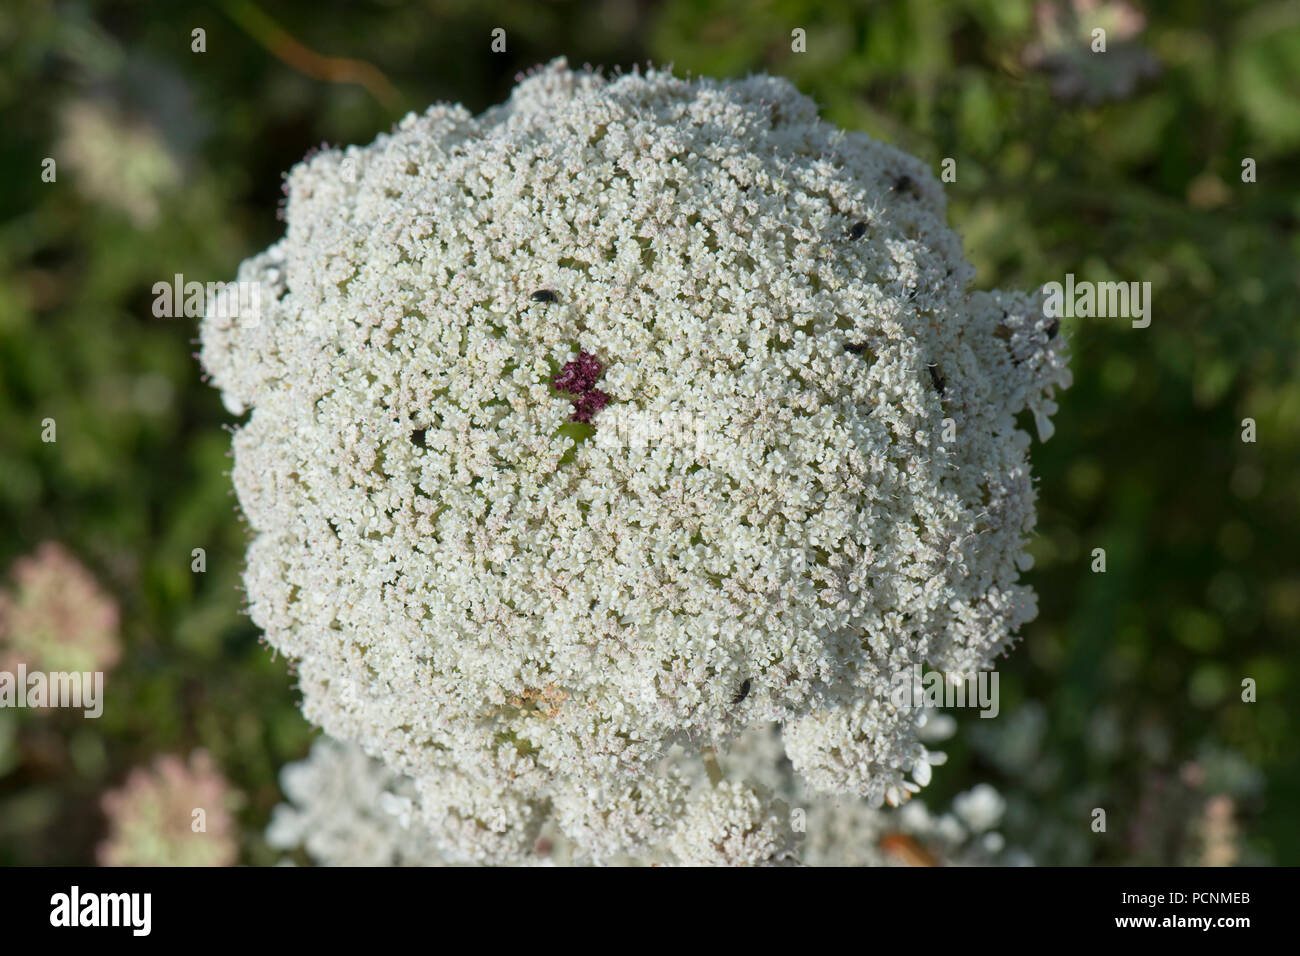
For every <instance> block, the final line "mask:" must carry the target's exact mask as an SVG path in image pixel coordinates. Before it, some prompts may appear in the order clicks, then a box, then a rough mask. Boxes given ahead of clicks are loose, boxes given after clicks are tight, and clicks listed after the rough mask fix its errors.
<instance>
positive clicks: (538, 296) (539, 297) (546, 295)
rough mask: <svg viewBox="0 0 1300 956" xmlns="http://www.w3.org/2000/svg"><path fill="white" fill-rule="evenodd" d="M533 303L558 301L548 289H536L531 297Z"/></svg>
mask: <svg viewBox="0 0 1300 956" xmlns="http://www.w3.org/2000/svg"><path fill="white" fill-rule="evenodd" d="M531 298H532V300H533V301H534V302H555V301H557V300H558V299H559V296H557V295H556V294H555V293H554V292H552V291H551V290H550V289H538V290H537V291H536V292H534V293H533V294H532V296H531Z"/></svg>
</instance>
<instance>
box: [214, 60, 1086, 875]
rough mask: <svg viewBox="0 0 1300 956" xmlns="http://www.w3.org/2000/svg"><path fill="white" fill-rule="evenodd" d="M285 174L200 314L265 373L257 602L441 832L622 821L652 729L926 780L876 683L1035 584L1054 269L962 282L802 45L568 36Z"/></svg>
mask: <svg viewBox="0 0 1300 956" xmlns="http://www.w3.org/2000/svg"><path fill="white" fill-rule="evenodd" d="M288 197H289V198H288V206H287V222H288V231H287V234H286V236H285V237H284V239H283V240H281V241H280V242H278V243H276V244H275V245H274V246H272V247H271V248H270V249H268V250H266V251H265V252H263V253H261V254H260V255H258V256H255V257H254V258H252V259H250V260H249V261H248V262H246V263H244V265H243V266H242V267H241V269H240V271H239V278H240V279H241V280H244V281H247V282H253V283H259V284H260V286H261V289H260V302H261V303H262V306H261V311H260V316H259V319H260V320H259V321H256V322H250V321H241V319H240V318H238V317H225V316H222V315H220V314H215V315H214V314H209V316H207V317H206V318H205V320H204V323H203V328H202V344H203V350H202V360H203V362H204V365H205V366H206V368H207V369H208V371H209V372H210V373H211V375H212V378H213V380H214V382H215V384H216V385H217V386H218V387H219V388H220V389H221V391H222V394H223V397H224V400H225V402H226V404H227V406H228V407H230V408H231V409H232V410H233V411H236V412H243V411H246V410H250V409H251V416H250V417H249V418H248V420H247V422H246V423H245V424H243V425H242V427H241V428H240V429H239V430H238V432H237V433H236V436H235V441H234V445H235V466H234V482H235V486H236V489H237V491H238V494H239V499H240V502H241V504H242V506H243V509H244V511H245V513H246V515H247V517H248V520H249V523H250V525H251V526H252V529H253V531H254V534H255V537H254V539H253V541H252V543H251V545H250V547H249V553H248V570H247V573H246V576H245V581H246V585H247V589H248V597H249V602H250V605H251V612H252V615H253V618H254V620H255V621H256V622H257V623H258V624H259V625H260V626H261V627H262V628H264V629H265V631H266V634H267V638H268V640H269V641H270V643H271V644H272V645H273V646H275V647H276V648H278V649H280V650H281V651H283V652H284V653H286V654H287V655H289V656H291V657H292V658H294V659H296V661H297V665H298V673H299V675H300V679H301V686H302V691H303V694H304V710H305V712H306V714H307V716H308V717H309V718H310V719H312V720H313V721H315V722H316V723H318V724H320V725H321V726H322V727H323V728H324V729H325V730H326V731H327V732H328V733H330V734H331V735H332V736H334V737H337V738H339V739H341V740H347V741H353V742H356V743H359V744H360V745H361V746H362V747H364V748H365V750H366V751H367V752H370V753H374V754H378V755H381V756H382V758H383V759H384V761H385V762H386V763H387V764H388V765H389V766H390V767H391V768H392V769H393V770H394V771H395V772H397V773H399V774H402V775H405V776H409V777H411V778H412V779H413V780H414V781H415V784H416V786H417V789H418V794H419V797H420V803H421V807H422V810H423V814H424V819H425V823H426V825H427V826H428V827H429V829H430V831H431V832H432V833H433V834H434V835H435V837H436V839H437V841H438V842H439V846H440V848H441V852H444V853H445V854H447V855H448V857H449V858H453V859H466V860H479V861H507V860H511V859H518V858H520V857H521V855H523V854H526V853H527V852H529V850H530V848H531V847H532V846H533V843H534V841H535V838H536V835H537V834H538V833H539V832H541V828H542V827H543V826H544V825H545V824H546V823H547V821H548V820H549V819H550V818H551V816H552V814H555V813H558V818H559V819H560V820H561V821H563V822H564V823H565V825H567V826H568V827H569V829H570V831H571V832H570V836H574V837H579V838H581V839H590V840H593V841H595V842H596V843H597V844H599V846H598V847H595V848H593V849H598V850H599V852H600V854H601V855H603V854H605V853H607V852H610V851H611V850H612V849H613V845H614V844H615V843H617V842H618V840H617V839H615V837H614V836H613V835H612V834H611V828H610V823H611V822H617V821H619V820H624V821H627V822H628V827H625V828H624V831H625V833H624V835H625V838H626V841H627V843H628V845H634V844H636V843H637V842H638V841H639V840H641V839H642V838H647V837H648V836H649V835H651V833H652V832H658V829H659V828H660V825H661V818H662V816H663V814H665V813H667V814H672V813H675V812H677V811H676V810H674V809H673V808H674V807H677V806H678V805H679V804H678V803H677V801H676V797H675V796H672V794H671V791H672V788H671V787H668V786H667V785H666V784H665V782H664V781H663V780H658V782H657V783H655V784H654V785H653V786H648V787H645V788H641V787H640V784H641V783H642V782H643V781H647V780H655V779H657V777H656V775H657V770H656V768H657V767H659V765H660V761H661V757H662V755H663V754H664V753H666V752H667V751H668V750H669V749H670V748H671V747H672V746H673V745H675V744H689V743H690V742H694V746H695V749H696V750H698V748H699V742H700V741H701V740H704V741H713V742H717V743H724V742H725V741H726V740H727V739H729V738H731V737H734V736H735V735H736V734H738V733H739V732H740V731H741V729H743V728H744V727H745V726H749V725H752V724H754V723H756V722H761V721H777V722H780V723H783V724H785V725H786V727H787V732H788V733H787V744H788V747H789V751H790V756H791V758H792V760H793V761H794V764H795V766H796V768H797V769H798V770H799V771H800V772H802V773H804V774H806V775H807V777H808V779H809V780H810V781H813V782H815V784H816V785H817V786H820V787H824V788H833V789H843V790H847V791H850V792H853V793H855V794H856V795H859V796H865V797H867V798H869V799H872V800H879V799H886V798H894V799H898V798H899V796H900V795H903V794H906V793H907V792H909V791H910V789H914V788H915V787H916V786H917V783H916V782H914V781H922V778H928V766H929V761H928V760H927V758H926V753H925V750H924V748H923V747H922V746H921V745H920V744H918V743H917V738H916V719H915V715H914V714H913V713H911V712H910V711H902V710H900V709H899V708H897V707H895V706H894V705H892V704H891V703H890V702H889V700H888V689H889V688H888V683H889V680H890V679H891V677H892V676H893V674H895V673H896V672H898V671H901V670H903V669H905V668H907V667H908V666H910V665H911V664H912V663H913V662H919V661H927V662H928V663H929V664H930V665H931V666H932V667H936V668H939V669H943V670H948V671H960V672H964V671H970V670H973V669H976V668H979V667H983V666H987V664H988V662H989V661H990V660H991V659H992V657H993V656H994V655H995V654H996V653H998V652H999V651H1001V650H1002V649H1004V648H1005V647H1007V646H1008V644H1009V643H1010V641H1011V640H1012V637H1013V635H1014V633H1015V631H1016V629H1017V628H1018V627H1019V626H1020V625H1021V624H1022V623H1023V622H1024V621H1026V620H1028V619H1029V618H1030V617H1031V616H1032V615H1033V613H1034V601H1033V595H1032V592H1031V591H1030V590H1029V589H1028V588H1026V587H1024V586H1022V585H1021V584H1019V583H1018V573H1019V568H1018V563H1017V562H1018V561H1019V562H1024V560H1025V558H1024V556H1023V554H1022V551H1023V545H1024V543H1025V536H1026V535H1027V534H1028V532H1029V531H1030V530H1031V528H1032V525H1033V503H1034V491H1033V486H1032V484H1031V481H1030V474H1029V468H1028V461H1027V450H1028V446H1029V443H1030V439H1029V436H1028V435H1026V434H1024V433H1023V432H1022V431H1020V430H1019V429H1018V428H1017V426H1016V420H1015V416H1016V415H1017V413H1019V412H1021V411H1022V410H1025V409H1029V410H1031V412H1032V414H1033V415H1035V416H1036V417H1037V418H1038V420H1039V427H1040V429H1043V430H1044V431H1045V430H1046V428H1047V427H1050V423H1048V421H1047V416H1049V415H1050V414H1051V412H1052V411H1053V410H1054V409H1055V406H1054V405H1052V403H1051V396H1052V393H1053V389H1054V388H1055V387H1057V386H1065V385H1067V384H1068V382H1069V379H1068V371H1067V370H1066V368H1065V363H1064V358H1063V353H1062V347H1063V346H1062V341H1061V338H1060V337H1059V336H1058V335H1057V331H1058V329H1057V327H1056V326H1054V325H1049V323H1048V321H1047V320H1046V319H1045V318H1044V317H1043V315H1042V310H1041V308H1039V307H1038V305H1037V304H1036V301H1035V300H1034V299H1032V298H1031V297H1028V296H1020V295H1007V294H1002V293H970V292H968V291H967V286H968V284H969V282H970V281H971V279H972V277H973V269H972V268H971V266H970V265H968V264H967V263H966V262H965V261H964V260H963V259H962V256H961V247H960V242H959V240H958V238H957V236H956V235H955V234H954V233H953V232H952V231H950V230H949V229H948V228H947V227H946V226H945V224H944V199H943V194H942V190H941V187H940V185H939V184H938V183H937V182H936V181H935V179H934V178H933V177H932V176H931V174H930V173H929V171H928V170H927V168H926V167H925V165H924V164H922V163H921V162H920V161H918V160H916V159H915V158H913V157H910V156H908V155H906V154H904V153H901V152H899V151H898V150H896V149H893V148H891V147H889V146H886V145H883V144H881V143H878V142H876V141H875V140H872V139H871V138H869V137H867V136H865V135H863V134H859V133H846V132H843V131H840V130H838V129H836V128H835V127H833V126H831V125H829V124H827V123H824V122H822V121H821V120H819V119H818V117H817V111H816V108H815V106H814V104H813V103H812V102H811V101H810V100H808V99H807V98H805V97H803V96H801V95H800V94H799V93H798V92H797V91H796V90H795V89H794V88H793V87H792V86H791V85H790V84H789V83H787V82H785V81H783V80H780V79H775V78H772V77H768V76H756V77H751V78H749V79H746V80H743V81H739V82H718V81H712V80H693V81H687V80H683V79H679V78H676V77H674V76H672V75H671V74H669V73H667V72H663V71H659V70H654V69H651V70H648V71H646V72H645V73H640V72H635V73H633V74H631V75H624V76H620V77H617V78H608V79H607V78H605V77H602V76H600V75H598V74H595V73H590V72H587V73H580V72H573V71H570V70H569V69H568V68H567V67H566V65H565V64H564V62H563V61H557V62H555V63H552V64H551V65H550V66H548V67H546V68H544V69H542V70H541V71H539V72H537V73H536V74H535V75H532V76H530V77H528V78H526V79H524V80H523V81H522V82H521V83H520V84H519V86H518V87H517V88H516V89H515V91H514V93H513V94H512V95H511V97H510V99H509V100H508V101H507V102H506V103H505V104H504V105H502V106H499V107H497V108H494V109H491V110H489V111H487V112H486V113H484V114H483V115H482V116H479V117H474V116H471V115H470V114H469V113H468V112H466V111H465V110H464V109H463V108H461V107H458V106H434V107H432V108H430V109H429V110H428V111H426V112H425V113H424V114H423V115H420V116H416V115H410V116H408V117H406V118H405V119H404V120H403V121H402V122H401V123H400V124H398V126H397V128H396V129H395V130H394V131H393V133H392V134H391V135H384V136H380V137H379V138H378V139H377V140H376V141H375V142H374V143H372V144H371V145H370V146H367V147H360V148H359V147H348V148H346V149H341V150H326V151H324V152H321V153H319V154H317V155H315V156H313V157H312V158H311V159H310V160H308V161H304V162H303V163H301V164H300V165H298V166H296V167H295V168H294V169H293V170H292V171H291V173H290V174H289V178H288ZM945 434H947V436H948V438H950V439H951V440H946V439H945ZM918 767H925V768H926V769H924V770H921V771H919V773H918V770H917V768H918ZM909 774H910V775H911V778H912V779H910V780H909V779H907V777H908V775H909ZM737 793H739V791H737ZM601 794H605V795H612V796H611V799H613V800H614V801H615V802H614V803H612V804H610V805H609V806H608V807H606V808H604V809H602V808H601V807H600V806H599V805H598V804H599V802H600V799H601V798H600V796H599V795H601ZM620 794H621V795H624V796H618V795H620ZM634 794H635V796H634ZM731 796H735V794H731ZM583 799H585V800H586V801H588V803H590V804H591V806H588V807H583V806H581V801H582V800H583ZM718 799H721V797H718ZM736 799H737V800H739V799H740V798H739V797H736ZM646 801H651V802H652V803H653V806H651V805H649V804H648V803H647V802H646ZM719 812H721V811H719ZM647 828H648V829H647ZM615 829H618V828H617V827H615ZM746 852H748V851H746Z"/></svg>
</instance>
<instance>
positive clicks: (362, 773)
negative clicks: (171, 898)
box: [266, 724, 1030, 866]
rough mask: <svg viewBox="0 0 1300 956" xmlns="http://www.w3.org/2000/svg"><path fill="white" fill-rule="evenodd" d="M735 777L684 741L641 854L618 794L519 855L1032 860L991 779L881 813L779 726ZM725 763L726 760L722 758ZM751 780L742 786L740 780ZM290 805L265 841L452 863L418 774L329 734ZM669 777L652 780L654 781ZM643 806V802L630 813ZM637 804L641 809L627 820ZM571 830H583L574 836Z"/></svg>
mask: <svg viewBox="0 0 1300 956" xmlns="http://www.w3.org/2000/svg"><path fill="white" fill-rule="evenodd" d="M717 763H718V764H721V767H719V768H718V772H719V773H721V772H723V771H724V770H725V775H726V777H734V778H736V779H734V780H728V779H714V778H710V776H709V775H708V774H707V773H706V771H705V767H704V765H703V764H702V763H701V761H700V760H699V759H698V755H697V754H693V753H688V752H686V751H684V750H682V749H681V748H674V751H673V753H672V755H670V757H669V758H667V759H666V760H665V761H664V766H663V768H662V773H663V777H664V778H665V779H668V780H670V781H671V784H670V785H671V786H673V787H674V788H676V789H675V792H674V794H673V795H672V798H671V799H667V800H665V799H664V795H663V794H662V793H661V794H659V795H658V796H656V797H652V798H651V800H650V801H649V802H650V803H651V804H657V805H659V806H669V807H674V808H675V810H676V812H675V813H669V814H659V815H656V816H655V817H653V818H652V820H653V824H654V825H653V826H650V827H645V826H639V829H638V830H637V832H638V835H639V839H638V840H637V841H636V843H635V846H634V847H632V852H628V849H629V846H628V844H627V843H625V842H619V841H613V840H609V839H606V837H607V836H608V834H610V833H613V832H616V831H617V826H618V825H620V824H623V823H628V822H632V823H634V825H637V821H638V820H639V821H640V822H641V823H644V822H646V821H647V819H648V818H646V817H640V816H638V815H637V814H636V811H635V806H636V804H629V803H628V801H627V799H626V795H625V796H624V799H622V800H614V801H611V803H610V806H609V808H608V814H609V817H608V819H610V820H611V821H612V823H613V824H614V826H611V827H606V828H596V829H592V828H586V829H584V828H576V829H575V827H574V826H573V823H574V821H573V820H571V819H568V818H566V817H565V815H564V814H563V813H557V814H556V815H555V816H554V817H553V818H552V819H551V820H550V821H548V822H547V824H546V825H545V826H544V827H543V828H542V833H541V835H540V836H539V838H538V839H537V841H536V842H535V843H534V845H533V847H532V850H531V852H530V853H528V854H525V855H522V856H521V857H519V858H518V859H517V860H516V862H519V863H524V864H528V865H533V866H553V865H557V864H558V865H593V864H595V865H611V864H614V865H644V864H653V865H676V866H738V865H749V866H938V865H942V866H988V865H1008V864H1027V863H1029V862H1030V860H1029V858H1028V857H1027V856H1026V855H1025V854H1024V853H1023V851H1020V850H1016V849H1010V848H1008V847H1007V846H1006V841H1005V840H1004V839H1003V837H1002V835H1001V834H1000V833H999V832H998V831H997V829H996V828H997V826H998V825H999V824H1000V822H1001V819H1002V815H1003V813H1004V811H1005V809H1006V804H1005V801H1004V800H1003V799H1002V797H1001V796H1000V795H999V794H998V793H997V791H996V790H994V789H993V788H992V787H990V786H989V785H987V784H980V785H979V786H977V787H975V788H974V789H973V790H970V791H967V792H966V793H962V794H959V795H958V796H957V797H956V799H955V800H954V801H953V805H952V807H951V809H949V810H948V811H946V812H944V813H941V814H937V815H936V814H932V813H931V812H930V811H929V810H928V809H927V807H926V806H925V804H924V803H923V802H922V801H921V800H919V799H917V800H912V801H910V802H909V803H908V804H907V805H906V806H904V807H902V808H901V809H898V810H890V809H887V808H886V809H876V808H874V807H872V806H871V805H870V804H869V803H868V802H867V801H866V800H863V799H861V798H855V797H852V796H844V797H826V796H820V795H818V794H816V793H814V792H812V791H811V790H810V789H809V788H808V786H807V785H806V784H805V783H804V782H803V781H802V780H800V779H799V777H798V775H797V774H795V773H794V770H793V768H792V766H791V764H790V761H789V760H788V759H786V757H785V755H784V753H783V749H782V744H781V735H780V731H779V729H778V728H777V727H776V725H774V724H773V725H768V726H760V727H754V728H751V729H749V730H747V731H745V733H744V734H742V735H741V736H740V737H739V738H737V739H736V740H735V741H734V742H733V743H732V744H731V745H730V747H729V748H728V749H727V750H726V752H725V753H719V754H718V755H717ZM715 766H716V765H715ZM741 780H743V781H745V782H743V783H742V782H739V781H741ZM281 781H282V783H281V785H282V788H283V789H284V792H285V796H286V797H287V799H288V802H287V803H285V804H281V805H280V806H278V807H276V809H275V813H274V814H273V816H272V818H271V824H270V826H269V827H268V828H267V833H266V836H267V841H268V842H269V843H270V844H271V845H272V846H275V847H279V848H281V849H285V850H292V849H301V850H302V851H303V852H305V854H306V855H307V857H308V858H309V859H310V860H312V861H313V862H314V863H316V864H319V865H323V866H388V865H402V866H442V865H445V864H446V863H447V862H448V860H447V859H446V858H445V857H444V856H443V855H442V854H441V853H440V852H439V850H438V849H437V846H436V842H435V840H434V838H433V837H432V836H431V834H430V833H429V831H428V829H427V828H426V827H425V826H424V824H423V823H422V822H421V820H420V819H419V817H418V816H416V815H415V814H413V813H412V812H411V807H412V805H411V800H410V796H411V794H412V793H413V791H414V786H413V784H412V783H411V781H409V780H406V779H404V778H401V777H398V776H396V775H395V774H393V773H392V771H390V770H389V769H388V768H387V767H386V766H384V764H383V763H382V762H381V761H378V760H375V759H373V758H370V757H367V756H366V755H365V754H364V753H363V752H362V750H361V749H360V748H359V747H358V746H356V745H355V744H342V743H339V742H337V741H334V740H330V739H329V738H321V739H320V740H318V741H317V742H316V744H315V745H314V746H313V747H312V750H311V753H310V754H309V755H308V756H307V758H306V759H304V760H301V761H299V762H297V763H293V764H290V765H289V766H287V767H286V768H284V770H283V771H282V772H281ZM663 785H664V784H663V783H662V781H661V780H659V779H657V778H651V780H650V781H649V786H651V787H654V786H660V787H662V786H663ZM630 807H631V809H629V808H630ZM629 813H630V814H631V815H632V817H631V818H629V816H628V815H629ZM567 834H572V835H573V838H571V837H570V836H568V835H567Z"/></svg>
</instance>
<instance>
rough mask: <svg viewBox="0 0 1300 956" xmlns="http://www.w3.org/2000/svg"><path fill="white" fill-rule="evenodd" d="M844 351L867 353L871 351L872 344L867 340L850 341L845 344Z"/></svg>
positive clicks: (856, 353) (857, 353) (855, 353)
mask: <svg viewBox="0 0 1300 956" xmlns="http://www.w3.org/2000/svg"><path fill="white" fill-rule="evenodd" d="M844 351H846V352H852V353H853V354H854V355H866V354H867V353H868V352H870V351H871V346H869V345H867V343H866V342H849V343H848V344H847V345H845V346H844Z"/></svg>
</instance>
